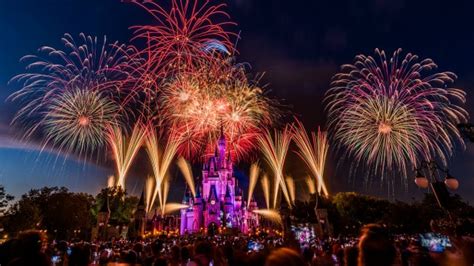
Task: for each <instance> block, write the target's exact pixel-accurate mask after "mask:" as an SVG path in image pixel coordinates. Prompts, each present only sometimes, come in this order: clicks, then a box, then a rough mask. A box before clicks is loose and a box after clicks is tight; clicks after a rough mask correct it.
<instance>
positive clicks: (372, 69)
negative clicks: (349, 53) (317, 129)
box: [325, 49, 468, 178]
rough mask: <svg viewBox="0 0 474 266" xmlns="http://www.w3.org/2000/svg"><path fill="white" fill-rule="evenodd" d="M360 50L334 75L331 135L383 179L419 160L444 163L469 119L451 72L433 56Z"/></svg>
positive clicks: (330, 99)
mask: <svg viewBox="0 0 474 266" xmlns="http://www.w3.org/2000/svg"><path fill="white" fill-rule="evenodd" d="M375 54H376V57H375V58H374V57H371V56H365V55H358V56H356V58H355V63H354V64H352V65H344V66H343V67H342V71H341V72H340V73H338V74H336V75H335V76H334V78H333V82H332V84H331V89H330V90H329V91H328V92H327V95H326V98H325V102H326V111H327V113H328V121H329V122H328V128H329V132H330V135H331V136H332V138H333V139H334V141H336V142H337V143H338V145H339V148H340V149H345V150H347V152H346V156H350V157H351V158H354V160H355V161H356V163H357V164H359V163H363V162H364V163H365V162H367V163H368V164H369V165H370V166H371V167H372V169H374V170H375V171H376V173H380V174H381V176H382V178H383V177H384V174H385V173H387V172H389V171H393V170H395V171H400V173H401V174H402V175H403V176H405V177H406V172H407V170H409V169H410V168H412V167H413V166H417V164H418V163H419V162H420V161H421V160H428V161H429V160H436V159H437V160H439V161H441V162H442V164H443V165H446V163H447V159H448V158H449V157H450V156H451V155H452V153H453V149H454V146H455V144H456V143H460V144H462V145H464V142H463V140H462V138H461V136H460V134H459V131H458V129H457V128H456V125H457V124H459V123H461V122H464V121H466V120H467V117H468V113H467V112H466V110H464V109H463V108H462V107H461V106H460V104H462V103H464V102H465V92H464V91H462V90H461V89H456V88H451V87H449V84H451V83H453V82H454V80H455V79H456V78H457V77H456V75H455V74H454V73H452V72H436V71H435V70H436V68H437V65H436V64H435V63H434V62H433V60H431V59H423V60H419V59H418V56H417V55H414V54H411V53H408V54H406V55H405V57H401V55H400V54H401V49H399V50H396V51H395V52H394V53H393V56H392V57H391V58H390V59H388V60H387V57H386V55H385V52H384V51H381V50H378V49H376V50H375Z"/></svg>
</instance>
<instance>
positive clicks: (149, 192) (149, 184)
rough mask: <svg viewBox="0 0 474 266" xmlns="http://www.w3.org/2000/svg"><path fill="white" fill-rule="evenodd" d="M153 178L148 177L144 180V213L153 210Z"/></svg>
mask: <svg viewBox="0 0 474 266" xmlns="http://www.w3.org/2000/svg"><path fill="white" fill-rule="evenodd" d="M155 185H156V184H155V178H154V177H153V176H149V177H148V178H147V179H146V183H145V197H146V199H145V200H146V211H147V212H149V211H150V210H151V209H152V208H153V202H152V197H153V191H154V190H155Z"/></svg>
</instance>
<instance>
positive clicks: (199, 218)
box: [192, 185, 204, 232]
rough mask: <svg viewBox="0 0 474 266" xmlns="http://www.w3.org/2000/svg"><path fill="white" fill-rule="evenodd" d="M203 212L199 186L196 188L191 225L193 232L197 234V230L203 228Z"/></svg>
mask: <svg viewBox="0 0 474 266" xmlns="http://www.w3.org/2000/svg"><path fill="white" fill-rule="evenodd" d="M203 211H204V203H203V201H202V196H201V186H199V185H198V186H197V187H196V198H195V199H194V206H193V212H194V215H193V217H194V221H193V224H192V228H193V232H199V229H200V228H201V227H203Z"/></svg>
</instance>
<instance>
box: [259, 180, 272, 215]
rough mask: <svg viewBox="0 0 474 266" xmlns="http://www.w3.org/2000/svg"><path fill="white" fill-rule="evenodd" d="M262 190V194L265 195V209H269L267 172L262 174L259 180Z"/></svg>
mask: <svg viewBox="0 0 474 266" xmlns="http://www.w3.org/2000/svg"><path fill="white" fill-rule="evenodd" d="M260 182H261V185H262V190H263V196H264V197H265V204H266V206H267V209H270V179H269V178H268V175H267V174H264V175H263V177H262V179H261V180H260Z"/></svg>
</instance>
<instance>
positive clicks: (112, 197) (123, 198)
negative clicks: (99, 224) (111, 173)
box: [92, 186, 138, 226]
mask: <svg viewBox="0 0 474 266" xmlns="http://www.w3.org/2000/svg"><path fill="white" fill-rule="evenodd" d="M107 197H108V198H109V208H110V218H109V224H110V225H111V226H125V225H129V224H130V221H131V220H132V218H133V214H134V212H135V209H136V207H137V205H138V198H137V197H134V196H127V192H126V191H124V190H123V189H122V188H121V187H119V186H115V187H110V188H104V189H102V190H101V192H100V193H99V194H98V195H97V196H96V198H95V204H94V207H93V209H92V214H93V216H94V218H95V219H97V213H98V212H99V210H100V207H101V206H102V204H103V203H104V202H105V201H106V200H107Z"/></svg>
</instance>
